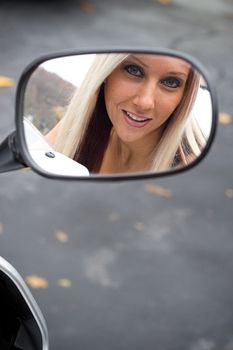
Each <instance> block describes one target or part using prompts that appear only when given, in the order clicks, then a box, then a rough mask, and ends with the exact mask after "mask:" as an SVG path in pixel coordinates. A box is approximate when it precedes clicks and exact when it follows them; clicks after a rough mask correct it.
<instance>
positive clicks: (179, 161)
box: [23, 52, 213, 176]
mask: <svg viewBox="0 0 233 350" xmlns="http://www.w3.org/2000/svg"><path fill="white" fill-rule="evenodd" d="M211 101H212V100H211V95H210V91H209V87H208V84H207V82H206V81H205V78H204V76H203V75H202V73H201V72H200V71H198V70H197V69H196V68H194V66H193V65H192V64H191V63H190V62H188V61H186V60H185V59H183V58H181V57H175V56H170V55H167V54H166V55H165V54H161V53H159V54H149V53H143V52H134V53H132V52H130V53H97V54H82V55H72V56H66V57H59V58H53V59H50V60H48V61H45V62H43V63H41V64H40V65H38V66H37V68H36V69H35V70H34V71H33V73H32V74H31V76H30V78H29V80H28V82H27V86H26V90H25V93H24V100H23V120H24V131H25V139H26V144H27V148H28V150H29V154H30V156H31V157H32V158H33V161H34V163H36V164H37V165H38V166H39V168H40V169H41V170H42V171H46V172H47V173H49V174H56V175H66V176H91V175H93V174H101V175H120V174H123V175H126V174H128V175H129V174H132V173H133V174H135V173H142V172H143V173H144V172H153V173H157V172H164V171H170V170H174V169H180V168H184V167H187V166H188V165H189V164H191V163H192V162H193V161H194V160H196V159H197V158H198V157H199V156H200V155H201V153H202V152H203V150H204V149H205V146H206V144H207V142H208V139H209V137H210V134H211V129H212V123H213V119H212V118H213V112H212V102H211Z"/></svg>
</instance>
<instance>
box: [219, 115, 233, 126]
mask: <svg viewBox="0 0 233 350" xmlns="http://www.w3.org/2000/svg"><path fill="white" fill-rule="evenodd" d="M219 123H221V124H224V125H228V124H232V123H233V117H232V115H230V114H228V113H220V114H219Z"/></svg>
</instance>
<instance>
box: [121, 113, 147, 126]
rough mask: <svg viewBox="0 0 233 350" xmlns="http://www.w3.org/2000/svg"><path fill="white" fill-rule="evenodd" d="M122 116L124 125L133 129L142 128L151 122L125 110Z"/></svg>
mask: <svg viewBox="0 0 233 350" xmlns="http://www.w3.org/2000/svg"><path fill="white" fill-rule="evenodd" d="M123 115H124V119H125V121H126V123H127V124H128V125H130V126H133V127H135V128H142V127H144V126H145V125H147V124H148V123H149V122H150V121H151V120H152V119H151V118H147V117H144V116H139V115H137V114H134V113H131V112H128V111H125V110H123Z"/></svg>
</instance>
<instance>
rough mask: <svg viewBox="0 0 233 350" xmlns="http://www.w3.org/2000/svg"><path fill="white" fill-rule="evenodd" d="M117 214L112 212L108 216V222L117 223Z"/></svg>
mask: <svg viewBox="0 0 233 350" xmlns="http://www.w3.org/2000/svg"><path fill="white" fill-rule="evenodd" d="M119 217H120V216H119V214H118V213H115V212H113V213H111V214H110V215H109V216H108V220H109V221H110V222H116V221H118V220H119Z"/></svg>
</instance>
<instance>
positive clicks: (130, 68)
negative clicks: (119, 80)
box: [124, 64, 143, 78]
mask: <svg viewBox="0 0 233 350" xmlns="http://www.w3.org/2000/svg"><path fill="white" fill-rule="evenodd" d="M124 69H125V70H126V72H127V73H129V74H131V75H134V76H136V77H141V78H142V77H143V71H142V69H141V68H140V67H138V66H137V65H135V64H128V65H126V66H125V67H124Z"/></svg>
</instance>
